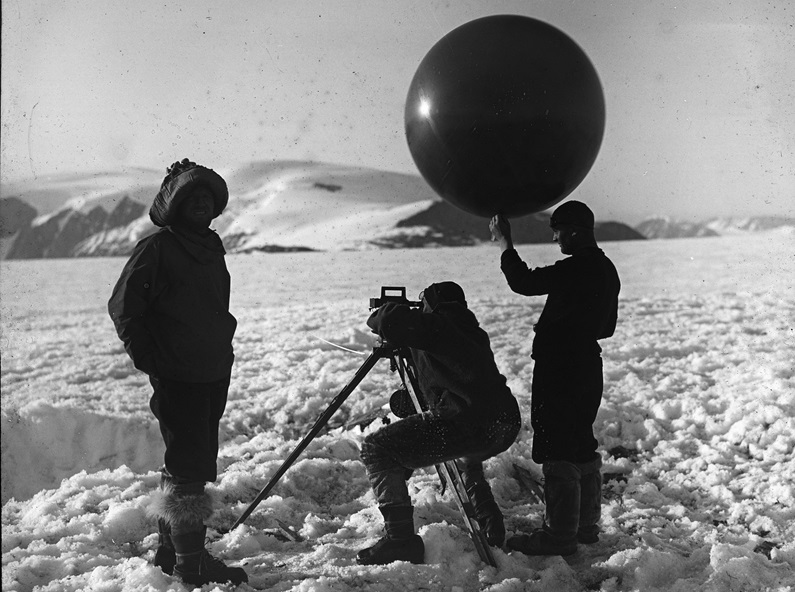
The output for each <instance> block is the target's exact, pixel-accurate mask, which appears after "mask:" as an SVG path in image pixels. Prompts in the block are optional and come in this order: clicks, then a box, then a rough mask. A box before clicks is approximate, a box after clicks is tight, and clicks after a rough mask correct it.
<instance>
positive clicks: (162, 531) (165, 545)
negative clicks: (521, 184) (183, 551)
mask: <svg viewBox="0 0 795 592" xmlns="http://www.w3.org/2000/svg"><path fill="white" fill-rule="evenodd" d="M157 532H158V535H157V536H158V540H157V550H156V551H155V560H154V564H155V566H157V567H159V568H160V569H162V570H163V573H166V574H168V575H171V574H172V573H174V565H175V564H176V563H177V556H176V552H175V551H174V544H173V543H172V542H171V528H170V527H169V526H168V523H167V522H166V521H165V520H164V519H163V518H158V519H157Z"/></svg>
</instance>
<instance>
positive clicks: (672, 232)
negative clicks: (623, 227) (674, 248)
mask: <svg viewBox="0 0 795 592" xmlns="http://www.w3.org/2000/svg"><path fill="white" fill-rule="evenodd" d="M779 229H781V230H782V231H786V230H787V229H789V230H790V231H795V218H788V217H786V216H751V217H746V218H734V217H729V218H712V219H710V220H706V221H700V222H698V221H692V220H676V219H672V218H667V217H657V218H649V219H648V220H644V221H643V222H641V223H640V224H638V225H637V226H636V227H635V230H637V231H638V232H640V233H641V234H642V235H643V236H644V237H645V238H650V239H651V238H695V237H702V236H723V235H732V234H745V233H748V232H763V231H768V230H779Z"/></svg>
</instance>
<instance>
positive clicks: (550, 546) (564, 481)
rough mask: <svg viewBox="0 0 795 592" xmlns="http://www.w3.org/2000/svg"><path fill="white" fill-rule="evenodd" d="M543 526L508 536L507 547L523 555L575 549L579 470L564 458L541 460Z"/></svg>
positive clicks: (546, 553)
mask: <svg viewBox="0 0 795 592" xmlns="http://www.w3.org/2000/svg"><path fill="white" fill-rule="evenodd" d="M544 501H545V504H546V511H545V516H544V526H543V527H542V528H540V529H538V530H536V531H534V532H532V533H531V534H529V535H527V534H523V535H519V536H516V537H511V538H510V539H509V540H508V547H510V548H511V549H514V550H515V551H521V552H522V553H525V554H526V555H572V554H573V553H576V552H577V529H578V526H579V522H580V470H579V468H578V467H577V465H576V464H574V463H570V462H566V461H552V462H547V463H544Z"/></svg>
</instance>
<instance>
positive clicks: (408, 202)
mask: <svg viewBox="0 0 795 592" xmlns="http://www.w3.org/2000/svg"><path fill="white" fill-rule="evenodd" d="M218 172H219V173H220V174H221V175H222V176H223V177H224V178H225V179H226V181H227V184H228V185H229V190H230V200H229V205H228V207H227V209H226V211H225V212H224V213H223V214H222V215H221V216H220V217H219V218H218V219H216V220H215V222H214V226H213V227H214V228H215V229H216V230H217V231H218V232H219V234H220V235H221V236H222V237H223V238H224V243H225V244H226V246H227V249H228V251H229V252H232V253H235V252H251V251H294V250H330V251H335V250H361V249H378V248H397V247H431V246H457V245H472V244H478V243H480V242H484V241H488V240H489V233H488V225H487V223H486V221H485V220H484V219H483V218H479V217H476V216H472V215H470V214H467V213H465V212H462V211H460V210H458V209H457V208H455V207H453V206H451V205H450V204H448V203H447V202H445V201H442V200H440V199H439V198H438V196H436V194H435V193H434V192H433V191H432V190H431V188H430V187H429V186H428V185H427V184H426V183H425V181H424V180H423V179H422V178H421V177H420V176H418V175H408V174H401V173H394V172H387V171H379V170H375V169H368V168H357V167H350V166H342V165H334V164H329V163H320V162H306V161H262V162H248V163H242V164H240V165H237V166H233V167H229V168H225V169H220V168H219V169H218ZM164 174H165V173H164V171H156V170H153V169H145V168H130V169H124V170H121V171H117V172H102V173H97V174H65V175H57V176H50V177H40V178H38V179H35V180H30V181H26V182H22V183H16V184H10V185H4V186H2V187H0V197H2V199H1V200H0V258H3V259H26V258H44V257H75V256H116V255H126V254H128V253H129V252H130V250H131V249H132V247H133V246H134V245H135V243H136V242H137V241H138V240H140V239H141V238H143V237H144V236H146V235H147V234H149V233H151V232H153V231H154V230H155V228H154V226H153V225H152V224H151V222H150V221H149V218H148V215H147V212H148V208H149V205H150V203H151V201H152V198H153V197H154V195H155V194H156V193H157V190H158V188H159V186H160V183H161V181H162V179H163V175H164ZM513 226H514V235H515V236H514V238H515V240H516V242H517V243H535V242H547V241H549V228H548V217H547V216H546V215H544V214H534V215H530V216H525V217H522V218H519V219H517V220H515V221H513ZM780 226H792V227H795V220H793V219H788V218H770V217H768V218H763V217H758V218H746V219H742V220H740V219H716V220H711V221H707V222H682V221H674V220H670V219H667V218H656V219H652V220H647V221H645V222H643V223H641V224H640V225H639V226H638V227H637V228H634V229H633V228H631V227H630V226H628V225H626V224H623V223H621V222H599V223H597V229H596V236H597V239H598V240H600V241H610V240H641V239H644V238H678V237H695V236H715V235H716V234H727V233H737V232H750V231H757V230H763V229H770V228H775V227H780Z"/></svg>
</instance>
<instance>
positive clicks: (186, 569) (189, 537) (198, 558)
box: [171, 526, 248, 586]
mask: <svg viewBox="0 0 795 592" xmlns="http://www.w3.org/2000/svg"><path fill="white" fill-rule="evenodd" d="M206 531H207V529H206V527H204V526H202V527H201V529H200V530H196V531H189V532H181V533H179V534H173V533H172V535H171V540H172V541H173V542H174V549H175V550H176V555H177V564H176V565H175V566H174V575H175V576H176V577H178V578H179V579H181V580H182V581H183V582H185V583H186V584H190V585H191V586H203V585H205V584H209V583H211V582H218V583H223V582H231V583H232V584H234V585H235V586H237V585H239V584H242V583H243V582H248V576H247V575H246V572H245V571H243V569H242V568H240V567H229V566H227V565H226V564H225V563H224V562H223V561H221V560H220V559H216V558H215V557H213V556H212V555H210V553H209V551H207V549H205V548H204V536H205V534H206Z"/></svg>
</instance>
